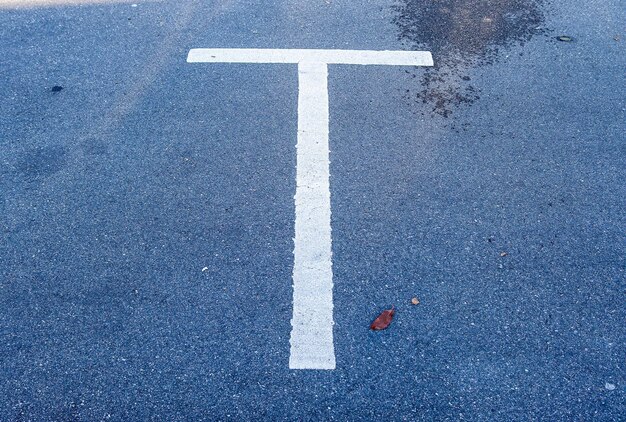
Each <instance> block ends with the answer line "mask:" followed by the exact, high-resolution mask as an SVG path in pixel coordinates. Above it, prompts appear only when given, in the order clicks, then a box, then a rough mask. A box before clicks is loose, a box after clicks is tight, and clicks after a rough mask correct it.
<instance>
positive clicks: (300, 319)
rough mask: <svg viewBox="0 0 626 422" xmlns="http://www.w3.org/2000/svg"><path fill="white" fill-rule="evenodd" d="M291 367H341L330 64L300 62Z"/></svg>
mask: <svg viewBox="0 0 626 422" xmlns="http://www.w3.org/2000/svg"><path fill="white" fill-rule="evenodd" d="M298 85H299V92H298V143H297V169H296V196H295V203H296V222H295V239H294V243H295V246H294V268H293V319H292V320H291V325H292V331H291V353H290V357H289V368H291V369H335V349H334V344H333V324H334V323H333V269H332V250H331V246H332V240H331V227H330V169H329V167H330V161H329V146H328V120H329V117H328V116H329V109H328V65H327V64H325V63H311V62H301V63H299V64H298Z"/></svg>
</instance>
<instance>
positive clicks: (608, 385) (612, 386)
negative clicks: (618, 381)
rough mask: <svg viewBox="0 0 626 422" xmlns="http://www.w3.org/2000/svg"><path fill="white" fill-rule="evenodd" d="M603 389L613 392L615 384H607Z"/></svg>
mask: <svg viewBox="0 0 626 422" xmlns="http://www.w3.org/2000/svg"><path fill="white" fill-rule="evenodd" d="M604 388H606V389H607V390H609V391H613V390H615V384H611V383H610V382H607V383H606V384H604Z"/></svg>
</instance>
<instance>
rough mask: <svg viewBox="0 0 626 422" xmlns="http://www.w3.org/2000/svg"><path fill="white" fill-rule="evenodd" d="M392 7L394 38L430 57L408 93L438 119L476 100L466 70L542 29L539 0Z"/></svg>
mask: <svg viewBox="0 0 626 422" xmlns="http://www.w3.org/2000/svg"><path fill="white" fill-rule="evenodd" d="M394 9H395V12H396V14H395V18H394V23H395V24H396V25H397V27H398V38H399V40H400V41H402V42H403V43H404V44H406V45H407V47H409V48H411V49H424V48H427V49H428V50H430V51H431V52H432V53H433V56H434V57H436V60H435V67H433V68H430V69H428V70H426V71H425V73H423V76H421V78H422V81H421V82H422V83H421V87H422V88H421V90H419V91H418V92H417V93H415V92H412V93H411V94H410V95H411V96H412V98H413V99H415V100H417V101H421V102H423V103H424V104H427V105H429V107H430V109H431V111H432V112H433V113H434V114H439V115H441V116H444V117H449V116H450V115H451V114H452V112H453V110H454V109H455V108H456V107H458V106H460V105H462V104H471V103H473V102H474V101H476V100H477V99H478V98H479V95H480V92H479V89H477V88H476V87H474V86H473V85H472V84H471V80H470V76H469V74H468V73H469V72H468V70H469V69H470V68H472V67H474V66H479V65H486V64H490V63H493V62H494V61H496V60H497V59H498V55H499V52H500V51H501V50H502V49H506V48H508V47H510V46H512V45H516V44H517V45H521V44H523V43H525V42H527V41H528V40H530V39H531V38H532V37H533V36H535V35H538V34H542V33H544V32H545V29H544V27H543V23H544V12H543V2H542V1H540V0H401V1H400V3H398V4H397V5H396V6H395V8H394Z"/></svg>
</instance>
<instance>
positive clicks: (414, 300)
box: [411, 297, 420, 305]
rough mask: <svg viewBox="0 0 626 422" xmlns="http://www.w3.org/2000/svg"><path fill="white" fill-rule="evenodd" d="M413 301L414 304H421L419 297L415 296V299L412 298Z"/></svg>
mask: <svg viewBox="0 0 626 422" xmlns="http://www.w3.org/2000/svg"><path fill="white" fill-rule="evenodd" d="M411 303H412V304H413V305H419V304H420V300H419V299H418V298H416V297H414V298H413V299H411Z"/></svg>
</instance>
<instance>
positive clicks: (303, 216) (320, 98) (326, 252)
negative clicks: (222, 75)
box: [187, 48, 433, 369]
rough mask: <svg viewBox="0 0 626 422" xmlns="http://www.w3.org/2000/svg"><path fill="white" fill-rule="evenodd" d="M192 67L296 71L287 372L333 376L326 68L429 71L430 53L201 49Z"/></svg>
mask: <svg viewBox="0 0 626 422" xmlns="http://www.w3.org/2000/svg"><path fill="white" fill-rule="evenodd" d="M187 62H189V63H200V62H201V63H294V64H298V143H297V163H296V196H295V201H296V223H295V229H296V230H295V239H294V242H295V247H294V252H293V254H294V266H293V318H292V320H291V326H292V330H291V352H290V355H289V368H291V369H335V347H334V342H333V324H334V323H333V269H332V251H331V246H332V238H331V228H330V180H329V179H330V169H329V158H328V156H329V148H328V120H329V111H328V65H329V64H357V65H387V66H432V65H433V59H432V56H431V54H430V52H428V51H366V50H292V49H249V48H241V49H230V48H198V49H193V50H191V51H190V52H189V56H188V57H187Z"/></svg>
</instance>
